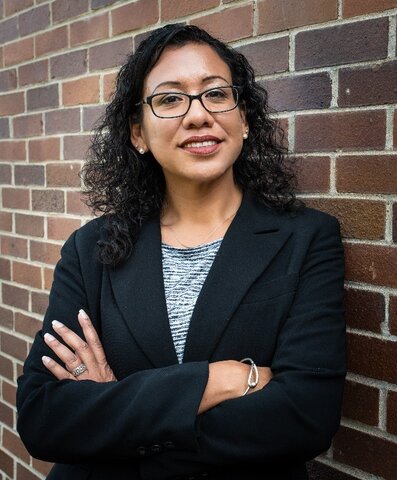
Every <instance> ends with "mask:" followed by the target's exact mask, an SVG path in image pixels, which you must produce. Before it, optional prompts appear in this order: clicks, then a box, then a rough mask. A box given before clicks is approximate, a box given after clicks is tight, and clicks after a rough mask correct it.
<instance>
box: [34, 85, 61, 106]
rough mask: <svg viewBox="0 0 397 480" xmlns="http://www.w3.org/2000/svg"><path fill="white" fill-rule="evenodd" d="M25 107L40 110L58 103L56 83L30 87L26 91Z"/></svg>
mask: <svg viewBox="0 0 397 480" xmlns="http://www.w3.org/2000/svg"><path fill="white" fill-rule="evenodd" d="M26 101H27V109H28V110H39V109H40V110H41V109H44V108H51V107H57V106H58V105H59V96H58V85H57V84H53V85H46V86H45V87H38V88H31V89H30V90H28V91H27V93H26Z"/></svg>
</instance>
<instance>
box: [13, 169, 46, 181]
mask: <svg viewBox="0 0 397 480" xmlns="http://www.w3.org/2000/svg"><path fill="white" fill-rule="evenodd" d="M15 185H44V167H43V166H41V165H15Z"/></svg>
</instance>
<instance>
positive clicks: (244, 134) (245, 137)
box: [243, 128, 248, 140]
mask: <svg viewBox="0 0 397 480" xmlns="http://www.w3.org/2000/svg"><path fill="white" fill-rule="evenodd" d="M247 138H248V128H247V130H246V131H245V132H244V133H243V139H244V140H247Z"/></svg>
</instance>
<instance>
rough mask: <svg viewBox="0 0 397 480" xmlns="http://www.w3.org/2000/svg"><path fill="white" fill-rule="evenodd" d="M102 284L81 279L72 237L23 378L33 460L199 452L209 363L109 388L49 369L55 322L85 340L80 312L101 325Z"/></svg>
mask: <svg viewBox="0 0 397 480" xmlns="http://www.w3.org/2000/svg"><path fill="white" fill-rule="evenodd" d="M94 245H95V243H94ZM90 248H91V250H92V246H91V247H90ZM87 250H88V249H87ZM98 276H100V271H99V267H98V270H97V271H95V269H94V274H93V278H91V279H90V278H88V279H87V278H83V276H82V273H81V268H80V261H79V254H78V249H77V248H76V233H75V234H73V235H72V236H71V237H70V238H69V240H68V241H67V242H66V243H65V245H64V246H63V248H62V252H61V259H60V261H59V262H58V264H57V266H56V269H55V275H54V282H53V286H52V289H51V293H50V299H49V307H48V310H47V312H46V315H45V319H44V324H43V329H42V330H41V331H40V332H38V333H37V335H36V338H35V340H34V343H33V346H32V348H31V350H30V353H29V355H28V358H27V359H26V361H25V364H24V369H23V374H22V375H21V376H20V377H19V378H18V388H17V412H18V419H17V430H18V433H19V435H20V437H21V439H22V441H23V443H24V444H25V446H26V447H27V449H28V451H29V452H30V453H31V455H32V456H33V457H35V458H39V459H42V460H46V461H51V462H59V463H72V462H79V461H89V460H103V459H106V460H111V459H135V458H138V457H139V458H142V456H145V455H147V454H151V453H152V452H153V451H155V449H153V444H160V445H164V446H165V447H164V448H166V446H167V445H168V446H169V447H170V448H172V447H174V448H178V449H182V450H191V451H195V450H197V448H198V444H197V440H196V428H195V423H196V421H197V410H198V405H199V403H200V400H201V397H202V394H203V391H204V389H205V386H206V383H207V378H208V362H195V363H190V364H186V365H172V366H168V367H164V368H156V369H147V370H142V371H138V372H137V373H134V374H132V375H130V376H129V377H127V378H124V379H122V380H121V381H118V382H109V383H98V382H94V381H89V380H85V381H74V380H62V381H59V380H57V379H56V378H55V377H54V376H53V375H52V374H51V373H50V372H49V371H48V370H47V369H46V368H45V367H44V366H43V364H42V361H41V357H42V356H43V355H47V356H51V357H52V358H54V359H56V357H55V356H54V354H53V352H52V351H51V350H50V349H49V348H48V347H47V345H46V344H45V342H44V340H43V335H44V333H45V332H51V333H53V334H54V332H53V330H52V328H51V321H52V320H53V319H57V320H59V321H61V322H63V323H64V324H65V325H67V326H68V327H70V328H71V329H72V330H73V331H75V332H77V333H79V334H80V335H82V332H81V328H80V327H79V324H78V322H77V312H78V310H79V309H80V308H84V309H86V311H87V312H89V313H90V315H91V316H92V319H93V322H94V323H95V322H96V321H97V318H96V316H97V315H98V312H96V309H97V308H98V307H97V306H95V301H93V300H92V299H93V298H94V297H95V296H98V292H96V291H95V290H96V289H98V288H99V284H100V280H99V278H98ZM87 292H88V295H87ZM58 361H59V360H58ZM175 392H178V395H175Z"/></svg>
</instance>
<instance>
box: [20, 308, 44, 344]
mask: <svg viewBox="0 0 397 480" xmlns="http://www.w3.org/2000/svg"><path fill="white" fill-rule="evenodd" d="M42 326H43V323H42V322H41V321H40V320H37V318H33V317H30V316H28V315H24V314H23V313H20V312H16V313H15V331H16V332H18V333H22V335H27V336H28V337H31V338H34V337H35V335H36V333H37V332H38V331H39V330H40V329H41V328H42Z"/></svg>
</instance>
